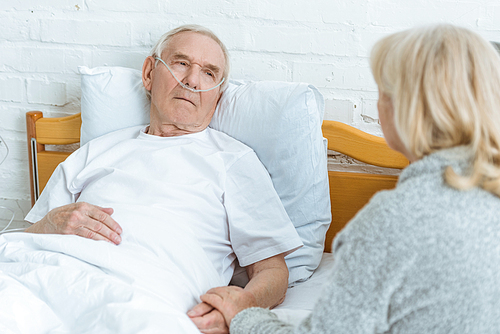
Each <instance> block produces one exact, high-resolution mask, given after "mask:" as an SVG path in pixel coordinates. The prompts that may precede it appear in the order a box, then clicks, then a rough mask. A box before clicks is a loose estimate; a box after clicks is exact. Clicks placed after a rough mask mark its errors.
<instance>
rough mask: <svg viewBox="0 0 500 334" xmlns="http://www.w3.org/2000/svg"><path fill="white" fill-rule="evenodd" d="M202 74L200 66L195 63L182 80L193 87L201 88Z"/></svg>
mask: <svg viewBox="0 0 500 334" xmlns="http://www.w3.org/2000/svg"><path fill="white" fill-rule="evenodd" d="M200 75H201V73H200V68H199V67H198V66H197V65H196V64H193V65H191V66H190V67H189V69H188V70H187V71H186V73H185V76H184V80H182V82H183V83H184V84H185V85H187V86H189V87H191V88H194V89H200Z"/></svg>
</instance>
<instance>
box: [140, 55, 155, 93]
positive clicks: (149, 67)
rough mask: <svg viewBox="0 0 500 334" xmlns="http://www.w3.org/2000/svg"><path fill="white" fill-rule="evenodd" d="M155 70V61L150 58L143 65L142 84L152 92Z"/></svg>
mask: <svg viewBox="0 0 500 334" xmlns="http://www.w3.org/2000/svg"><path fill="white" fill-rule="evenodd" d="M154 68H155V59H154V58H153V57H152V56H149V57H147V58H146V60H144V64H143V65H142V84H143V85H144V88H146V90H148V91H151V86H152V83H153V69H154Z"/></svg>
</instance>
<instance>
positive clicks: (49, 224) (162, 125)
mask: <svg viewBox="0 0 500 334" xmlns="http://www.w3.org/2000/svg"><path fill="white" fill-rule="evenodd" d="M228 70H229V67H228V55H227V51H226V49H225V47H224V45H223V44H222V43H221V42H220V41H219V39H218V38H217V37H216V36H215V35H214V34H213V33H211V32H210V31H208V30H206V29H204V28H202V27H199V26H182V27H179V28H177V29H175V30H173V31H171V32H169V33H167V34H165V35H164V36H163V37H162V38H161V39H160V41H159V42H158V43H157V45H156V46H155V47H154V48H153V51H152V53H151V56H149V57H147V59H146V60H145V62H144V66H143V83H144V86H145V88H146V90H147V91H148V93H149V94H150V98H151V111H150V112H151V115H150V125H149V126H146V127H142V126H140V127H132V128H127V129H123V130H119V131H117V132H113V133H111V134H108V135H105V136H103V137H100V138H98V139H96V140H94V141H91V142H90V143H88V144H87V145H84V146H83V147H81V148H80V149H79V150H77V151H76V152H75V153H74V154H72V155H71V156H70V157H69V158H68V159H67V160H66V161H65V162H64V163H62V164H61V165H60V166H59V167H58V168H57V169H56V171H55V172H54V175H53V176H52V178H51V179H50V181H49V183H48V184H47V187H46V188H45V190H44V192H43V193H42V195H41V197H40V199H39V200H38V201H37V203H36V204H35V206H34V208H33V209H32V210H31V211H30V213H29V214H28V216H27V217H26V220H28V221H30V222H34V224H33V225H32V226H31V227H30V228H28V229H27V230H26V231H27V232H32V233H43V234H74V235H77V236H81V237H84V238H80V237H76V236H69V237H65V238H70V241H68V242H70V243H72V244H73V245H77V246H78V247H76V246H74V247H72V246H71V245H68V244H66V243H65V240H68V239H61V238H60V236H59V239H54V238H55V236H46V237H53V238H52V239H50V241H42V242H40V243H41V244H43V245H44V246H45V245H46V244H48V243H54V244H55V245H56V246H51V247H55V248H56V249H57V251H60V252H62V253H67V254H69V255H70V256H71V257H77V258H79V259H82V260H84V261H86V262H88V263H89V264H91V265H92V266H94V267H98V268H104V271H106V273H107V274H109V273H111V274H113V275H114V276H115V277H125V280H129V281H132V282H133V283H132V284H136V283H137V284H138V282H141V283H145V286H146V289H147V288H148V287H149V286H150V287H151V289H150V291H148V292H145V293H144V295H143V296H139V295H137V294H138V292H134V295H133V296H129V295H127V292H123V295H120V296H119V297H117V298H118V299H114V297H113V296H114V292H113V291H111V292H109V291H107V292H106V293H110V294H111V295H110V296H108V297H109V298H108V297H106V298H107V299H108V300H107V302H108V303H112V304H114V306H112V307H111V306H109V305H108V306H106V307H104V308H103V309H101V311H99V312H101V313H99V316H98V318H100V319H101V320H104V319H106V316H105V314H106V313H105V312H104V311H103V310H104V309H106V310H107V311H106V312H111V311H110V310H111V309H112V308H117V309H121V307H122V306H121V304H120V303H129V302H130V301H131V300H134V298H135V299H140V301H138V303H143V302H149V303H150V304H149V305H150V306H148V307H149V308H151V309H155V308H156V307H157V306H156V305H162V304H161V302H158V301H162V302H166V303H168V304H171V305H172V306H173V308H176V309H177V310H179V309H180V310H182V311H183V312H184V313H185V312H187V311H188V310H190V309H191V308H193V306H195V305H196V306H195V307H194V308H193V309H191V311H190V312H189V317H190V318H191V320H192V321H193V322H194V323H195V324H196V325H197V326H198V328H199V329H201V330H207V331H208V332H210V333H216V332H224V331H227V328H226V327H225V322H224V319H223V318H222V316H221V315H220V313H219V312H218V311H217V310H213V309H212V307H209V306H208V304H198V305H197V303H198V302H199V296H200V295H201V294H203V293H205V292H206V291H207V290H208V289H209V288H212V287H214V286H224V285H227V284H228V283H229V281H230V279H231V277H232V274H233V270H234V265H235V260H236V258H237V259H238V260H239V263H240V264H241V266H243V267H246V270H247V273H248V276H249V278H250V281H249V283H248V284H247V286H246V288H245V289H247V290H248V291H250V292H252V293H253V295H254V296H255V298H256V299H257V300H258V301H259V305H260V306H262V307H272V306H275V305H277V304H279V303H280V301H282V300H283V298H284V295H285V292H286V289H287V284H288V269H287V267H286V264H285V261H284V256H285V255H286V254H288V253H290V252H291V251H293V250H295V249H297V248H298V247H300V246H301V245H302V243H301V241H300V238H299V237H298V235H297V233H296V231H295V229H294V227H293V225H292V223H291V222H290V220H289V218H288V216H287V214H286V212H285V210H284V208H283V206H282V204H281V202H280V199H279V197H278V196H277V194H276V192H275V190H274V188H273V185H272V182H271V180H270V177H269V175H268V173H267V171H266V170H265V168H264V167H263V165H262V164H261V163H260V161H259V160H258V158H257V156H256V155H255V153H254V152H253V151H252V150H251V149H250V148H248V147H247V146H245V145H243V144H242V143H240V142H238V141H236V140H234V139H232V138H230V137H228V136H227V135H225V134H223V133H221V132H218V131H215V130H213V129H210V128H208V127H207V126H208V124H209V123H210V120H211V117H212V115H213V113H214V111H215V108H216V105H217V102H218V99H219V98H220V96H221V91H222V89H223V87H224V83H225V82H226V80H227V77H228ZM26 235H27V236H30V237H31V238H37V237H42V236H39V235H38V234H26ZM89 239H94V240H101V241H102V240H104V241H108V242H95V241H92V240H89ZM115 244H116V245H118V246H115ZM36 247H38V246H35V248H36ZM40 247H41V246H40ZM83 247H86V248H83ZM96 249H97V250H98V251H99V252H100V254H101V255H99V256H92V254H93V253H94V252H95V250H96ZM137 254H140V257H139V256H137ZM122 258H123V259H124V261H125V263H127V265H126V266H124V265H123V264H120V261H121V259H122ZM71 260H73V259H71ZM64 261H68V259H64V260H58V261H57V262H58V263H64ZM115 262H116V263H115ZM79 266H81V265H79ZM134 275H135V276H134ZM54 277H56V276H54ZM58 282H59V283H60V284H61V285H64V284H66V282H65V281H64V280H60V281H58ZM71 284H73V285H78V284H79V283H75V282H72V283H71ZM165 286H169V287H170V288H165ZM72 288H73V286H72ZM115 288H116V289H118V290H119V287H115ZM118 290H117V291H118ZM76 291H77V292H75V293H80V292H78V290H76ZM81 293H84V292H81ZM103 293H105V292H103ZM68 297H69V298H70V299H72V298H74V299H78V298H85V297H84V296H79V295H74V297H70V296H69V295H68ZM78 303H80V304H82V305H83V304H85V303H83V302H78ZM78 303H77V305H78ZM82 307H84V306H82ZM159 307H160V308H161V307H162V306H159ZM91 308H92V307H90V309H89V310H83V311H81V310H80V311H81V314H76V315H75V317H81V319H79V320H78V321H80V322H82V323H83V320H82V319H86V318H88V317H86V316H87V315H89V314H93V315H94V316H96V312H97V311H95V310H91ZM157 310H158V309H156V311H157ZM80 311H79V312H80ZM94 311H95V312H94ZM61 312H62V313H64V312H66V307H65V308H64V310H62V311H61ZM93 312H94V313H93ZM103 312H104V313H103ZM120 312H121V315H120V317H121V318H120V321H122V320H123V319H124V318H127V316H130V317H131V318H133V317H136V318H137V317H138V315H137V312H138V311H137V312H136V313H134V312H129V311H126V310H125V308H123V309H121V310H120ZM55 313H56V316H57V317H60V315H59V314H57V312H55ZM141 316H145V317H146V318H147V319H149V320H148V321H149V323H152V322H155V321H159V322H158V323H159V324H160V323H161V324H163V325H164V326H169V327H168V328H170V329H171V330H173V329H172V328H173V327H172V325H171V324H169V323H168V322H166V320H165V319H166V318H165V314H161V315H158V317H157V318H155V319H153V320H152V316H150V315H147V316H146V315H144V314H142V315H141ZM103 317H104V319H103ZM110 317H111V316H110ZM184 317H185V318H186V319H188V320H189V319H190V318H188V317H186V316H184ZM159 318H162V320H159ZM174 318H175V317H174ZM93 321H96V320H95V319H94V320H93ZM114 321H117V319H115V320H114ZM162 321H163V322H162ZM111 322H113V320H111ZM67 323H71V322H67ZM76 323H77V322H73V325H74V324H76ZM183 326H184V325H183ZM218 326H222V327H221V328H218ZM193 328H194V326H193ZM173 332H175V331H173Z"/></svg>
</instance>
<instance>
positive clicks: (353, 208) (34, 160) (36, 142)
mask: <svg viewBox="0 0 500 334" xmlns="http://www.w3.org/2000/svg"><path fill="white" fill-rule="evenodd" d="M81 123H82V121H81V117H80V114H76V115H72V116H67V117H57V118H44V117H43V114H42V112H40V111H30V112H28V113H26V128H27V133H28V152H29V163H30V184H31V204H32V205H33V204H34V203H35V201H36V199H37V198H38V195H39V194H40V193H41V192H42V190H43V188H44V187H45V185H46V183H47V181H48V180H49V178H50V176H51V175H52V172H53V171H54V169H55V168H56V167H57V165H58V164H59V163H61V162H62V161H64V160H65V159H66V158H67V157H68V156H69V155H70V154H71V152H58V151H49V150H46V149H45V145H65V144H73V143H78V142H79V141H80V127H81ZM322 129H323V136H324V137H325V138H327V139H328V149H329V150H333V151H336V152H339V153H342V154H345V155H347V156H350V157H352V158H354V159H356V160H359V161H361V162H364V163H366V164H370V165H374V166H378V167H389V168H399V169H401V168H404V167H406V166H407V165H408V160H407V159H406V158H405V157H404V156H403V155H402V154H400V153H398V152H396V151H393V150H392V149H390V148H389V147H388V146H387V144H386V142H385V140H384V139H382V138H380V137H377V136H373V135H370V134H367V133H365V132H363V131H361V130H358V129H356V128H354V127H352V126H349V125H345V124H343V123H340V122H335V121H324V122H323V127H322ZM328 178H329V183H330V200H331V204H332V223H331V225H330V229H329V230H328V232H327V235H326V242H325V252H331V243H332V240H333V238H334V237H335V234H337V232H339V231H340V230H341V229H342V228H343V227H344V226H345V224H346V223H347V222H348V221H349V220H350V219H351V218H352V217H354V215H355V214H356V212H358V211H359V210H360V209H361V208H362V207H363V206H364V205H365V204H366V203H367V202H368V201H369V200H370V198H371V197H372V196H373V194H374V193H376V192H377V191H379V190H382V189H391V188H394V186H395V184H396V182H397V178H398V177H397V176H394V175H380V174H368V173H355V172H336V171H329V172H328Z"/></svg>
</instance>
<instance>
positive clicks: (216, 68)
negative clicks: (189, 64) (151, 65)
mask: <svg viewBox="0 0 500 334" xmlns="http://www.w3.org/2000/svg"><path fill="white" fill-rule="evenodd" d="M171 58H172V59H174V60H178V59H186V60H188V61H191V57H189V56H188V55H185V54H183V53H174V54H173V55H172V56H171ZM204 67H206V68H208V69H209V70H210V71H212V72H214V73H215V74H219V73H220V71H221V70H220V68H219V66H217V65H214V64H206V65H204Z"/></svg>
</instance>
